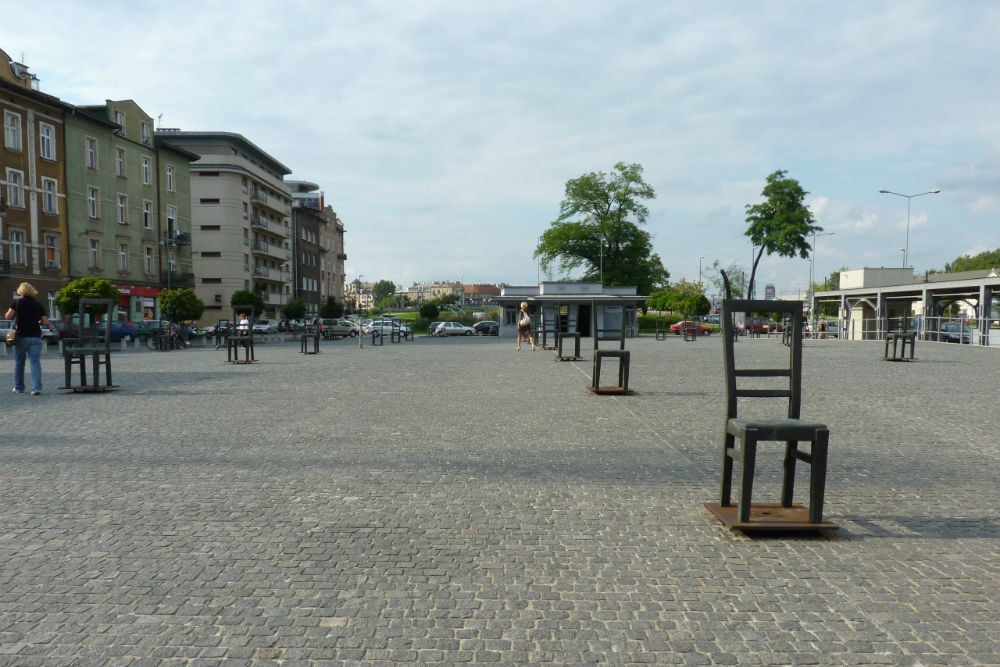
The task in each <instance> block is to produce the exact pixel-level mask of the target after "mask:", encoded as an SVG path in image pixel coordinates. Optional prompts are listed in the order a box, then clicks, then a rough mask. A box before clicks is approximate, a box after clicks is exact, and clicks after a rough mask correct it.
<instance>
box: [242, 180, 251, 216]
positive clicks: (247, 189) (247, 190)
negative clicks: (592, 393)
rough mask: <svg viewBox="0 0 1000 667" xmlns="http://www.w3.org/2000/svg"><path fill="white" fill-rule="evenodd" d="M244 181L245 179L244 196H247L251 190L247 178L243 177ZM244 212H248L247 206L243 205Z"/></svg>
mask: <svg viewBox="0 0 1000 667" xmlns="http://www.w3.org/2000/svg"><path fill="white" fill-rule="evenodd" d="M242 179H243V194H246V193H247V192H249V191H250V188H249V186H248V185H247V177H246V176H243V177H242ZM243 210H244V211H245V210H246V204H243Z"/></svg>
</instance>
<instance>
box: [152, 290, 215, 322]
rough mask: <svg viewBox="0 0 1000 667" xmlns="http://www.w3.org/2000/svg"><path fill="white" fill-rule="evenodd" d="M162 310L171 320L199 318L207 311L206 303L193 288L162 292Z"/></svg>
mask: <svg viewBox="0 0 1000 667" xmlns="http://www.w3.org/2000/svg"><path fill="white" fill-rule="evenodd" d="M160 312H161V313H163V315H164V316H165V317H166V318H167V319H168V320H170V321H171V322H185V321H187V320H197V319H198V318H200V317H201V316H202V314H203V313H204V312H205V303H204V302H203V301H202V300H201V299H199V298H198V295H197V294H195V293H194V290H193V289H191V288H185V289H172V290H165V291H163V292H160Z"/></svg>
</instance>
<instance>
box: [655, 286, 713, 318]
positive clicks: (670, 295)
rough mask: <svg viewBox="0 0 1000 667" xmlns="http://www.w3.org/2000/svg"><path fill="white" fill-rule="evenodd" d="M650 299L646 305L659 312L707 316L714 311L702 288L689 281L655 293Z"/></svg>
mask: <svg viewBox="0 0 1000 667" xmlns="http://www.w3.org/2000/svg"><path fill="white" fill-rule="evenodd" d="M650 297H651V298H650V299H649V300H648V301H647V302H646V305H647V306H648V307H649V308H652V309H654V310H658V311H670V312H674V313H681V314H684V315H706V314H707V313H708V311H710V310H711V309H712V304H711V303H710V302H709V300H708V298H707V297H706V296H705V295H704V293H703V292H702V290H701V286H700V285H699V284H698V283H695V282H690V281H687V280H681V281H680V282H678V283H675V284H673V285H671V286H669V287H667V288H666V289H663V290H658V291H656V292H653V293H652V294H651V295H650Z"/></svg>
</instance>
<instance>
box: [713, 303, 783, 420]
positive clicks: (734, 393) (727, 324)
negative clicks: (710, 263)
mask: <svg viewBox="0 0 1000 667" xmlns="http://www.w3.org/2000/svg"><path fill="white" fill-rule="evenodd" d="M737 313H743V314H744V315H745V316H749V315H750V314H752V313H781V314H783V315H787V316H788V321H789V322H790V323H791V332H790V335H789V341H788V343H789V344H788V364H787V366H782V367H781V368H737V364H736V357H735V352H736V350H735V346H734V345H733V341H734V338H735V331H736V321H735V319H736V314H737ZM721 323H722V333H723V335H722V356H723V360H724V363H725V372H726V418H727V419H729V418H732V417H736V416H737V403H738V400H737V399H739V398H787V399H788V417H789V418H790V419H798V418H799V410H800V407H801V403H802V302H801V301H770V300H769V301H760V300H748V299H724V300H723V302H722V316H721ZM761 344H764V343H761ZM748 348H749V349H743V350H741V353H742V354H743V355H746V354H747V353H748V352H749V351H750V350H751V349H753V346H748ZM743 378H787V379H788V385H787V386H786V387H782V388H774V387H769V388H767V389H760V388H750V389H748V388H742V387H741V386H740V384H739V382H740V380H741V379H743Z"/></svg>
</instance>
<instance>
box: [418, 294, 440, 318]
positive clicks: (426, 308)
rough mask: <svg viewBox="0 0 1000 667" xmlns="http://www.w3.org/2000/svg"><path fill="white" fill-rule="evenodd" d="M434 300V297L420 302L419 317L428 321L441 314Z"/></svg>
mask: <svg viewBox="0 0 1000 667" xmlns="http://www.w3.org/2000/svg"><path fill="white" fill-rule="evenodd" d="M436 301H437V300H436V299H431V300H430V301H425V302H424V303H422V304H420V317H422V318H423V319H425V320H429V321H434V320H436V319H437V318H438V316H440V315H441V310H440V309H439V308H438V305H437V303H436Z"/></svg>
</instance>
